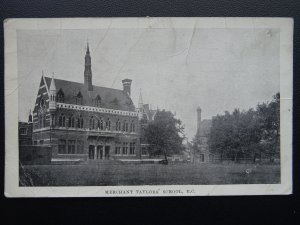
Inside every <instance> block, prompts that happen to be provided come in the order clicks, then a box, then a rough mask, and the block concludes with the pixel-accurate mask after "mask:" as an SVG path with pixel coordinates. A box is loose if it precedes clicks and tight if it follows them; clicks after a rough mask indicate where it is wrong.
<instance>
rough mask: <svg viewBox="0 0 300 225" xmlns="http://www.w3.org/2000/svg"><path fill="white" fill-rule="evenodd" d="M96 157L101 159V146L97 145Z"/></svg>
mask: <svg viewBox="0 0 300 225" xmlns="http://www.w3.org/2000/svg"><path fill="white" fill-rule="evenodd" d="M97 159H103V146H102V145H98V146H97Z"/></svg>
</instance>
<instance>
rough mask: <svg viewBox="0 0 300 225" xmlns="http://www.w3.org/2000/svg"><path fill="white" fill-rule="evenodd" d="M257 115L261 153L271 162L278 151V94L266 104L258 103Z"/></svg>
mask: <svg viewBox="0 0 300 225" xmlns="http://www.w3.org/2000/svg"><path fill="white" fill-rule="evenodd" d="M257 116H258V124H259V129H260V133H261V139H260V144H261V145H262V146H263V148H262V149H263V153H264V154H266V155H267V156H268V157H269V160H270V162H273V161H274V157H275V156H278V155H279V152H280V94H279V93H277V94H276V95H274V96H273V100H272V101H271V102H270V103H268V104H267V103H262V104H258V105H257Z"/></svg>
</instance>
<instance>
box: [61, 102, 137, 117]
mask: <svg viewBox="0 0 300 225" xmlns="http://www.w3.org/2000/svg"><path fill="white" fill-rule="evenodd" d="M56 108H57V109H74V110H81V111H88V112H100V113H106V114H113V115H120V116H135V117H137V116H138V113H137V112H133V111H123V110H116V109H107V108H100V107H92V106H84V105H75V104H67V103H56Z"/></svg>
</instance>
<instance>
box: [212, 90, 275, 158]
mask: <svg viewBox="0 0 300 225" xmlns="http://www.w3.org/2000/svg"><path fill="white" fill-rule="evenodd" d="M279 106H280V95H279V93H277V94H276V95H274V96H273V100H272V101H271V102H270V103H262V104H258V105H257V108H256V111H255V110H253V109H249V110H248V111H242V112H240V110H238V109H235V110H234V111H233V112H232V113H231V114H230V113H229V112H227V111H226V112H225V114H224V115H217V116H216V117H214V118H213V120H212V127H211V133H210V136H209V141H208V143H209V146H210V151H211V152H212V153H215V154H219V155H220V156H221V160H222V159H223V157H224V156H225V157H227V158H228V157H229V158H231V159H232V160H233V161H237V159H238V158H241V157H243V158H245V157H251V158H252V160H253V162H255V161H256V159H257V157H258V156H259V157H260V158H262V156H263V155H267V156H268V157H269V159H270V162H273V159H274V156H277V155H278V153H279V139H280V127H279V125H280V124H279V117H280V111H279Z"/></svg>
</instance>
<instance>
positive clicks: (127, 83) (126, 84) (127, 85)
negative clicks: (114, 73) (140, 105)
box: [122, 79, 132, 97]
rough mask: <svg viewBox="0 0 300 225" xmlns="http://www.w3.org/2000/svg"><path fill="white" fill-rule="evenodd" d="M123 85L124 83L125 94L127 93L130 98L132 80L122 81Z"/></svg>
mask: <svg viewBox="0 0 300 225" xmlns="http://www.w3.org/2000/svg"><path fill="white" fill-rule="evenodd" d="M122 83H123V91H124V92H125V93H127V94H128V96H129V97H130V94H131V83H132V80H130V79H124V80H122Z"/></svg>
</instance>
